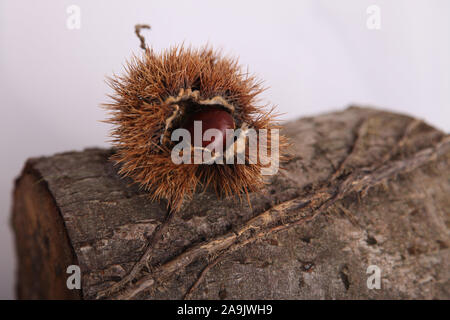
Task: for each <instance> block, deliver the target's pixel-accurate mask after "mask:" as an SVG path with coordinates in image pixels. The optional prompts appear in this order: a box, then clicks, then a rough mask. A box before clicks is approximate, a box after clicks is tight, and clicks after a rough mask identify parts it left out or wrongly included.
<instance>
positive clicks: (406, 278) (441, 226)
mask: <svg viewBox="0 0 450 320" xmlns="http://www.w3.org/2000/svg"><path fill="white" fill-rule="evenodd" d="M283 130H284V133H285V134H286V135H287V136H288V137H289V138H290V142H291V144H292V146H291V150H290V151H291V158H290V160H289V161H288V162H287V163H284V164H283V170H280V172H279V173H278V174H277V175H275V176H271V177H268V181H267V182H268V183H267V186H266V187H265V189H264V190H262V192H260V193H253V194H250V201H251V207H250V206H249V205H248V204H247V203H240V202H239V200H237V198H227V199H217V197H216V196H215V195H214V194H213V193H209V192H205V193H201V194H196V195H195V196H194V198H193V200H192V201H185V203H184V204H183V207H182V210H181V211H180V212H179V213H177V214H176V215H175V216H174V217H173V219H172V220H171V222H170V225H169V226H168V228H167V229H166V232H164V233H163V237H162V239H161V240H160V241H159V242H158V243H157V244H156V245H155V248H154V252H153V256H152V258H151V259H150V261H149V262H148V268H145V269H144V270H142V271H141V272H140V274H139V275H138V277H137V279H136V281H134V282H132V283H129V284H128V285H127V286H126V287H125V288H124V289H123V290H121V291H118V292H116V293H114V294H111V295H110V296H107V297H105V298H111V299H183V298H185V299H390V298H393V299H449V298H450V268H449V261H450V259H449V257H450V255H449V252H450V251H449V248H448V246H449V243H450V236H449V230H448V226H449V222H450V220H449V217H450V209H449V208H450V136H449V135H446V134H445V133H443V132H441V131H439V130H437V129H435V128H432V127H430V126H429V125H427V124H425V123H424V122H422V121H420V120H417V119H414V118H411V117H409V116H405V115H400V114H394V113H390V112H384V111H380V110H375V109H369V108H358V107H350V108H348V109H346V110H344V111H341V112H334V113H329V114H325V115H320V116H316V117H309V118H302V119H299V120H297V121H293V122H289V123H287V124H285V126H284V129H283ZM113 152H114V151H113V150H106V149H86V150H85V151H82V152H68V153H62V154H57V155H54V156H51V157H42V158H36V159H30V160H28V161H27V163H26V164H25V168H24V170H23V172H22V174H21V176H20V177H19V178H18V179H17V181H16V187H15V192H14V206H13V215H12V222H13V227H14V231H15V237H16V247H17V255H18V280H17V288H18V290H17V294H18V297H19V298H24V299H29V298H61V299H62V298H75V299H80V298H82V299H95V298H96V296H97V293H98V292H99V291H100V290H102V289H105V288H107V287H109V286H110V285H112V284H114V283H115V282H116V281H118V280H120V279H121V278H122V277H124V276H125V275H126V274H127V272H128V271H129V270H130V269H131V267H132V266H133V265H134V263H135V262H136V261H137V260H138V259H139V258H140V256H141V255H142V254H143V252H144V250H145V245H146V243H147V241H148V239H149V237H150V236H151V235H152V233H153V232H154V231H155V229H156V228H157V227H158V226H159V225H160V224H161V223H163V221H164V217H165V215H166V213H167V209H166V203H164V201H163V202H162V203H152V202H151V201H149V200H148V196H147V194H146V193H145V192H144V191H141V190H139V188H138V187H137V186H136V185H133V184H132V182H131V181H130V180H128V179H122V178H120V177H119V176H118V175H117V168H115V167H114V166H113V165H112V163H111V162H110V161H109V160H108V158H109V157H110V156H111V154H112V153H113ZM69 265H79V266H80V268H81V274H82V288H81V290H69V289H67V287H66V279H67V277H68V276H69V274H67V273H66V268H67V267H68V266H69ZM371 265H373V266H376V267H372V268H375V269H376V270H379V272H380V273H379V275H380V284H381V287H380V289H376V288H372V289H370V288H369V287H368V279H369V283H372V284H376V281H375V280H374V279H375V278H374V277H371V276H376V274H372V272H373V270H374V269H370V268H369V273H367V271H368V267H369V266H371Z"/></svg>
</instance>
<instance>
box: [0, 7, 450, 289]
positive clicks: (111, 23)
mask: <svg viewBox="0 0 450 320" xmlns="http://www.w3.org/2000/svg"><path fill="white" fill-rule="evenodd" d="M72 4H75V5H78V6H79V7H80V9H81V29H79V30H69V29H68V28H67V27H66V20H67V18H68V14H67V13H66V9H67V7H68V6H69V5H72ZM373 4H375V5H378V6H379V8H380V9H381V29H380V30H369V29H368V28H367V26H366V21H367V19H368V14H367V13H366V9H367V7H368V6H369V5H373ZM136 23H149V24H151V25H152V27H153V29H152V31H150V32H147V31H144V35H145V36H146V39H147V41H148V43H150V44H151V45H152V46H153V47H154V48H155V49H157V50H160V49H163V48H167V47H169V46H171V45H175V44H179V43H181V42H182V41H185V43H186V44H193V45H195V46H199V45H203V44H205V43H209V44H211V45H213V46H214V47H216V48H222V49H223V51H224V52H225V53H228V54H232V55H235V56H239V57H240V61H241V63H242V64H243V65H244V66H248V67H249V70H250V72H253V73H256V74H257V75H258V76H259V77H260V78H262V79H264V80H265V85H266V86H268V87H270V88H269V90H267V92H266V93H265V94H264V97H263V98H264V99H266V100H267V101H270V102H272V103H274V104H276V105H278V110H279V111H281V112H284V113H285V115H284V119H286V120H287V119H292V118H296V117H299V116H303V115H311V114H317V113H320V112H325V111H328V110H333V109H339V108H344V107H346V106H347V105H348V104H350V103H358V104H370V105H374V106H377V107H380V108H385V109H390V110H395V111H398V112H403V113H408V114H411V115H414V116H416V117H419V118H423V119H425V120H426V121H427V122H429V123H431V124H432V125H435V126H436V127H438V128H440V129H442V130H445V131H446V132H448V131H449V129H450V1H448V0H434V1H433V0H423V1H419V0H417V1H414V0H407V1H406V0H405V1H400V0H389V1H375V0H373V1H365V0H351V1H350V0H341V1H337V0H328V1H319V0H308V1H243V0H238V1H229V0H228V1H211V0H210V1H166V0H165V1H106V0H105V1H98V0H97V1H95V0H90V1H76V0H72V1H57V0H54V1H42V0H41V1H23V0H11V1H5V0H0V99H1V101H0V106H1V114H0V130H1V132H0V150H1V165H0V173H1V175H0V176H1V180H0V298H12V297H13V283H14V251H13V242H12V234H11V231H10V228H9V214H10V207H11V192H12V186H13V179H14V178H15V177H16V176H17V175H18V174H19V173H20V170H21V168H22V166H23V163H24V161H25V160H26V159H27V158H28V157H31V156H39V155H51V154H53V153H55V152H60V151H67V150H73V149H78V150H81V149H83V148H85V147H89V146H104V147H107V146H108V144H107V142H106V141H107V140H108V137H107V135H108V130H109V127H108V126H107V125H105V124H103V123H101V122H100V120H102V119H104V118H105V112H104V110H102V109H101V108H100V107H99V105H100V104H101V103H104V102H107V101H108V100H107V98H106V93H108V92H110V90H109V89H108V87H107V86H106V84H105V82H104V78H105V76H108V75H111V74H112V72H119V73H120V72H121V70H122V65H123V63H124V62H125V60H126V58H127V57H129V56H130V54H131V52H138V53H139V52H140V49H139V48H138V46H139V41H138V39H137V38H136V36H135V35H134V30H133V27H134V24H136Z"/></svg>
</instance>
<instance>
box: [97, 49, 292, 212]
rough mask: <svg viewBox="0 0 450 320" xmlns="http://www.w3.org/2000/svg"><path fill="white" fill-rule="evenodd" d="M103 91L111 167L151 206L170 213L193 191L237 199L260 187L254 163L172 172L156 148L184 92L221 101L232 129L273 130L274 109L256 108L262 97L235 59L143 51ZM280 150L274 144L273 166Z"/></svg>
mask: <svg viewBox="0 0 450 320" xmlns="http://www.w3.org/2000/svg"><path fill="white" fill-rule="evenodd" d="M108 83H109V84H110V86H111V87H112V88H113V89H114V94H113V95H111V96H110V97H111V98H112V100H113V101H112V103H109V104H106V105H105V106H106V107H107V108H108V109H109V110H110V113H111V118H110V119H108V120H107V122H109V123H111V124H113V125H114V129H113V131H112V137H113V144H114V145H115V147H116V149H117V152H116V153H115V154H114V156H113V160H114V161H115V162H116V163H117V164H118V165H120V170H119V173H120V174H122V175H123V176H129V177H131V178H132V179H133V180H134V181H135V182H137V183H139V184H140V186H141V187H142V188H144V189H145V190H147V191H148V192H149V195H150V197H151V198H152V199H153V200H160V199H167V201H168V206H170V208H171V209H172V210H175V211H177V210H179V209H180V207H181V204H182V201H183V199H185V198H190V197H191V196H192V195H193V193H194V192H195V191H196V190H202V189H206V188H208V187H210V188H212V189H213V190H215V191H216V193H217V195H218V196H233V195H238V196H239V197H240V198H241V199H242V195H243V194H247V195H248V192H252V191H257V190H259V189H260V188H261V187H262V186H263V184H264V181H263V176H262V175H261V167H262V165H261V164H260V163H256V164H248V162H247V161H246V164H244V165H242V164H223V165H220V164H212V165H208V164H180V165H177V164H174V163H173V162H172V161H171V156H170V152H171V146H170V145H167V144H164V143H161V135H162V134H164V133H165V130H167V119H169V118H170V117H171V115H173V113H174V101H176V100H177V99H176V97H179V95H180V92H185V91H186V90H188V91H189V92H194V91H195V92H196V94H197V95H198V99H199V100H208V99H212V98H214V97H220V99H224V100H225V101H226V102H227V103H228V104H230V105H231V106H233V108H234V112H233V117H234V120H235V122H236V125H237V126H240V125H241V124H243V123H245V124H247V125H248V126H249V127H250V128H254V129H256V130H258V129H269V130H270V129H273V128H278V126H277V125H276V123H275V122H274V117H275V115H274V114H273V108H268V107H267V106H258V105H257V96H258V94H259V93H261V92H262V91H263V90H264V89H263V88H262V87H261V83H260V82H259V81H257V80H256V79H255V77H253V76H250V75H248V73H245V72H242V70H241V68H240V67H239V65H238V63H237V60H236V59H232V58H228V57H223V56H221V55H220V54H219V53H218V52H216V51H214V50H212V49H210V48H207V47H205V48H201V49H192V48H185V47H183V46H180V47H174V48H172V49H168V50H165V51H164V52H162V53H161V54H157V53H155V52H154V51H153V50H152V49H149V48H147V49H146V51H145V53H144V54H143V55H142V56H141V57H138V56H133V57H132V59H131V61H129V62H127V64H126V66H125V74H124V75H122V76H113V77H112V78H110V79H109V81H108ZM203 107H205V108H207V107H208V105H204V106H203ZM269 137H270V135H269ZM269 143H270V141H269ZM285 146H286V140H285V138H284V137H282V136H280V160H282V159H283V152H282V150H283V149H284V147H285ZM246 158H247V159H248V152H247V154H246Z"/></svg>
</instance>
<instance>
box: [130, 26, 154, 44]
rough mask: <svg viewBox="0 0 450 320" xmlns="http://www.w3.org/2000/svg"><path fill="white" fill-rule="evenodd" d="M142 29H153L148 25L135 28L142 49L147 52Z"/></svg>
mask: <svg viewBox="0 0 450 320" xmlns="http://www.w3.org/2000/svg"><path fill="white" fill-rule="evenodd" d="M142 29H151V27H150V25H148V24H137V25H135V26H134V32H135V33H136V35H137V37H138V38H139V40H140V41H141V49H142V50H145V49H146V46H145V38H144V36H143V35H141V30H142Z"/></svg>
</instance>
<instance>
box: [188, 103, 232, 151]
mask: <svg viewBox="0 0 450 320" xmlns="http://www.w3.org/2000/svg"><path fill="white" fill-rule="evenodd" d="M194 121H201V122H202V137H201V139H202V147H203V148H206V147H207V146H209V149H211V150H213V149H215V148H216V147H219V146H218V145H219V142H218V141H216V140H215V138H216V137H214V136H213V137H212V138H211V141H204V140H203V135H204V133H205V131H206V130H208V129H218V130H219V131H220V132H221V138H222V148H224V147H225V146H226V130H227V129H234V128H235V124H234V119H233V117H232V115H231V114H230V113H229V112H227V111H225V110H222V109H216V108H208V107H205V108H204V110H200V111H198V112H195V113H192V114H190V115H189V116H188V117H187V118H186V121H185V122H184V125H183V128H185V129H187V130H188V131H189V132H190V134H191V141H192V145H194V141H195V140H194ZM217 139H220V138H219V137H217Z"/></svg>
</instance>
